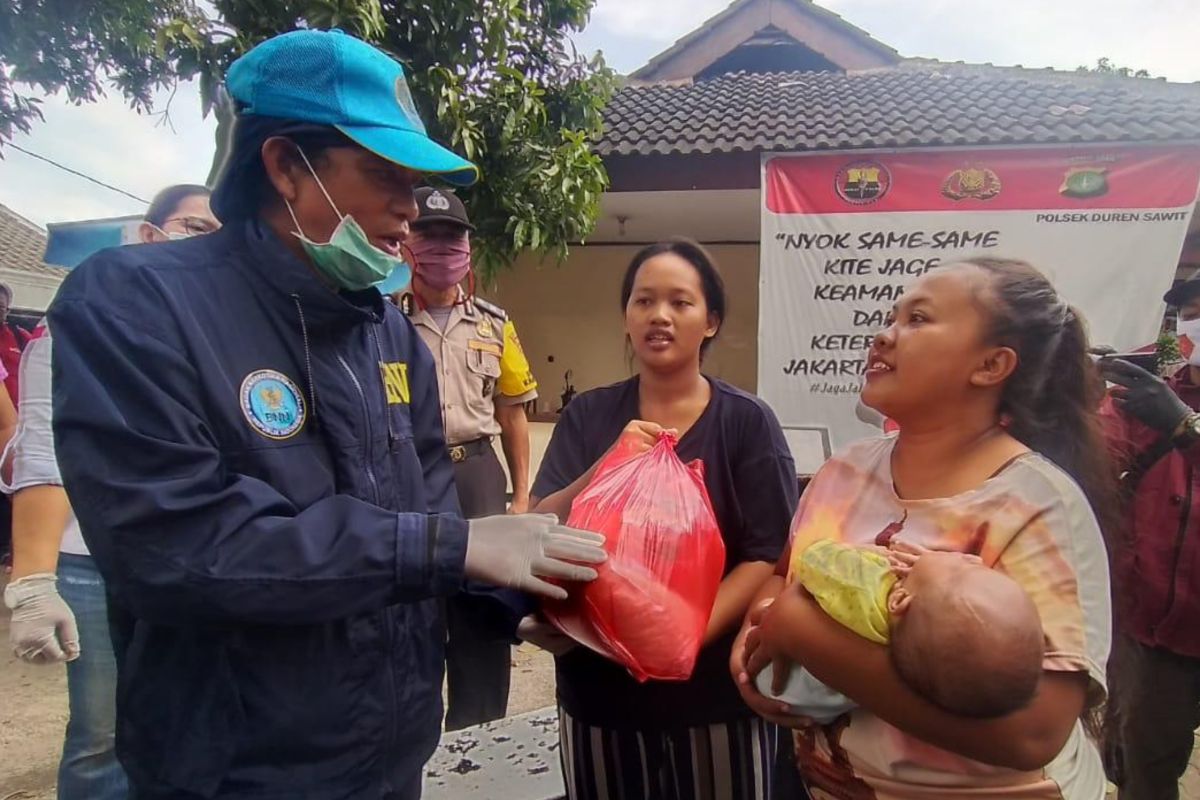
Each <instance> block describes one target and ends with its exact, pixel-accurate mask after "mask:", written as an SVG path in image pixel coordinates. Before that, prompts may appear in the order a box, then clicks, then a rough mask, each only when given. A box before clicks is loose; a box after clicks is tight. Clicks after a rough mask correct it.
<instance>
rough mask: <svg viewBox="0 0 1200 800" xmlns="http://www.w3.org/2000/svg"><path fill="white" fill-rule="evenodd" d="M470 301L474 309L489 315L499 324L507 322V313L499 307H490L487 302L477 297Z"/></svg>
mask: <svg viewBox="0 0 1200 800" xmlns="http://www.w3.org/2000/svg"><path fill="white" fill-rule="evenodd" d="M472 300H473V302H474V303H475V307H476V308H478V309H479V310H480V311H482V312H484V313H486V314H491V315H492V316H493V317H495V318H496V319H498V320H500V321H501V322H508V312H507V311H505V310H504V309H503V308H501V307H500V306H497V305H492V304H491V303H489V302H488V301H487V300H483V299H480V298H478V297H475V298H473V299H472Z"/></svg>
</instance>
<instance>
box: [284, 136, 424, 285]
mask: <svg viewBox="0 0 1200 800" xmlns="http://www.w3.org/2000/svg"><path fill="white" fill-rule="evenodd" d="M296 149H297V150H299V152H300V157H301V158H303V159H304V164H305V166H307V167H308V171H309V172H310V173H311V174H312V176H313V180H315V181H316V182H317V186H318V187H320V189H321V193H322V194H323V195H325V199H326V200H327V201H329V206H330V208H332V209H333V213H335V214H337V215H338V219H339V220H340V222H338V225H337V227H336V228H334V229H333V235H331V236H330V237H329V241H328V242H325V243H321V242H314V241H312V240H311V239H309V238H308V237H307V236H305V235H304V231H303V230H301V229H300V221H299V220H297V219H296V212H295V211H293V210H292V204H291V203H289V202H288V201H287V199H286V198H285V199H284V201H283V202H284V205H286V206H287V210H288V213H289V214H291V215H292V222H293V223H294V224H295V226H296V231H295V232H294V233H293V234H292V235H293V236H295V237H296V238H297V239H299V240H300V244H301V245H303V247H304V252H306V253H308V257H309V258H310V259H312V263H313V266H314V267H316V268H317V271H318V272H320V273H321V274H322V275H324V276H325V277H326V278H328V279H329V280H330V281H332V282H333V284H334V285H335V286H338V287H339V288H342V289H349V290H351V291H358V290H361V289H367V288H369V287H371V286H374V285H375V284H377V283H379V282H381V281H383V280H386V279H387V278H388V277H389V276H390V275H391V274H392V273H393V272H394V271H396V270H397V269H403V270H405V271H406V272H408V273H411V271H412V269H411V267H409V265H408V264H406V263H405V262H404V261H403V260H402V259H399V258H396V257H395V256H393V255H391V254H389V253H385V252H384V251H383V250H380V249H379V248H378V247H376V246H375V245H373V244H371V240H370V239H369V238H368V237H367V234H366V233H365V232H364V231H363V229H362V226H361V225H359V224H358V221H357V220H356V219H354V217H352V216H351V215H349V214H342V212H340V211H338V208H337V206H336V205H334V202H333V198H331V197H330V196H329V192H327V191H325V186H324V185H323V184H322V183H321V179H320V178H318V177H317V173H316V171H315V170H314V169H313V168H312V164H310V163H309V162H308V156H306V155H304V151H303V150H300V148H298V147H297V148H296ZM407 282H408V279H407V278H406V279H405V280H404V283H407Z"/></svg>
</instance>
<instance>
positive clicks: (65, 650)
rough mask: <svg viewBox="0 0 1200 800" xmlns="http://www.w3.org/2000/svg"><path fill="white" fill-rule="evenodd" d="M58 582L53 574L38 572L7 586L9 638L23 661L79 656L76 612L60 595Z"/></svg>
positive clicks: (5, 598) (47, 662)
mask: <svg viewBox="0 0 1200 800" xmlns="http://www.w3.org/2000/svg"><path fill="white" fill-rule="evenodd" d="M57 582H58V578H57V577H56V576H55V575H53V574H52V573H49V572H39V573H35V574H33V575H26V576H25V577H23V578H18V579H17V580H15V581H13V582H12V583H10V584H9V585H8V586H7V587H5V589H4V604H5V605H6V606H8V607H9V608H10V609H12V621H11V622H10V623H9V630H8V639H9V642H10V643H11V644H12V648H13V653H14V654H15V655H16V656H17V658H19V659H21V660H22V661H28V662H29V663H31V664H52V663H55V662H58V661H74V660H75V659H77V658H79V629H78V628H77V627H76V625H75V615H74V614H72V613H71V609H70V607H69V606H68V605H67V604H66V602H65V601H64V600H63V599H62V597H60V596H59V594H58V587H57Z"/></svg>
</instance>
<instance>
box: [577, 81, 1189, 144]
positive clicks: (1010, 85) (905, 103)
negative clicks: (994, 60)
mask: <svg viewBox="0 0 1200 800" xmlns="http://www.w3.org/2000/svg"><path fill="white" fill-rule="evenodd" d="M605 121H606V126H605V133H604V136H603V137H602V139H601V141H600V144H599V147H598V150H599V152H600V154H601V155H603V156H611V155H630V154H638V155H651V154H670V153H680V154H689V153H737V152H751V151H759V150H767V151H770V150H823V149H839V150H840V149H852V148H869V147H935V146H953V145H1012V144H1072V143H1083V142H1098V143H1100V142H1167V141H1197V142H1200V84H1172V83H1166V82H1164V81H1156V80H1149V79H1143V78H1121V77H1115V76H1102V75H1081V74H1077V73H1071V72H1056V71H1053V70H1033V69H1022V68H1019V67H1013V68H1004V67H992V66H990V65H968V64H946V63H941V62H933V61H926V60H918V59H913V60H909V61H906V62H904V63H902V64H900V65H899V66H897V67H889V68H882V69H874V70H864V71H861V72H850V73H839V72H794V73H775V74H765V75H764V74H747V73H736V74H731V75H727V76H722V77H720V78H716V79H713V80H709V81H703V82H695V83H692V82H688V83H677V84H665V83H664V84H650V85H641V86H637V85H628V86H625V87H623V88H622V89H621V90H620V91H618V92H617V94H616V96H615V97H614V98H613V100H612V103H611V104H610V105H609V107H608V109H607V111H606V112H605Z"/></svg>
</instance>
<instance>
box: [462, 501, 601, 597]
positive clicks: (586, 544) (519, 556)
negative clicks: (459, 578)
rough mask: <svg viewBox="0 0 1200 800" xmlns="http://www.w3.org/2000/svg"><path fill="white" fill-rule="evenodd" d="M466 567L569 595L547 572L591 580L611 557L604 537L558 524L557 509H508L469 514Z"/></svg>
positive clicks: (474, 573) (501, 580)
mask: <svg viewBox="0 0 1200 800" xmlns="http://www.w3.org/2000/svg"><path fill="white" fill-rule="evenodd" d="M468 525H469V533H468V535H467V559H466V564H465V571H466V574H467V577H468V578H471V579H473V580H477V581H480V582H481V583H487V584H491V585H492V586H502V587H506V588H510V589H520V590H521V591H525V592H531V593H533V594H540V595H543V596H545V597H552V598H554V599H556V600H565V599H566V597H567V590H566V589H564V588H562V587H561V586H555V585H554V584H552V583H547V582H546V581H545V580H543V579H544V578H555V579H558V580H564V581H592V580H595V579H596V570H594V569H592V568H591V567H589V566H586V565H587V564H602V563H604V561H605V560H606V559H607V558H608V554H607V553H606V552H605V551H604V537H603V536H601V535H600V534H598V533H592V532H591V531H580V530H575V529H574V528H567V527H564V526H562V525H559V524H558V517H556V516H554V515H553V514H506V515H503V516H495V517H483V518H481V519H475V520H471V521H470V522H469V523H468Z"/></svg>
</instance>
